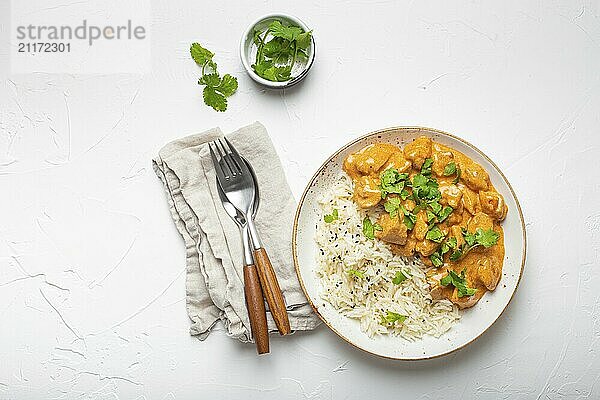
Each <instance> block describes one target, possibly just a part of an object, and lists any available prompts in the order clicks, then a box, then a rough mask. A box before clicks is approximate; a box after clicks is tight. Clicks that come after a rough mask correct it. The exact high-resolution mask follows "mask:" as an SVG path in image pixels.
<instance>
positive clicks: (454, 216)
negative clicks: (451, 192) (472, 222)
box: [444, 202, 471, 226]
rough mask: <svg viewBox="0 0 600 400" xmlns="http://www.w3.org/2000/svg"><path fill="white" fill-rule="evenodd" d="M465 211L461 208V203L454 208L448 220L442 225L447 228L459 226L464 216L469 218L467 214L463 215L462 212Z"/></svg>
mask: <svg viewBox="0 0 600 400" xmlns="http://www.w3.org/2000/svg"><path fill="white" fill-rule="evenodd" d="M464 209H465V207H464V206H463V204H462V202H461V203H458V207H456V208H455V209H454V211H452V213H451V214H450V216H448V218H446V220H445V221H444V223H445V224H446V225H447V226H452V225H456V224H460V223H462V221H463V219H464V217H465V214H466V215H468V216H469V218H470V217H471V216H470V215H469V213H464V212H463V210H464Z"/></svg>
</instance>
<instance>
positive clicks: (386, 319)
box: [381, 311, 407, 324]
mask: <svg viewBox="0 0 600 400" xmlns="http://www.w3.org/2000/svg"><path fill="white" fill-rule="evenodd" d="M406 318H407V316H406V315H402V314H398V313H395V312H393V311H386V313H385V316H383V315H382V316H381V319H382V322H383V323H388V324H393V323H394V322H396V321H399V322H400V323H402V322H404V321H405V320H406Z"/></svg>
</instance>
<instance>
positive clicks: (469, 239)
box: [450, 228, 500, 261]
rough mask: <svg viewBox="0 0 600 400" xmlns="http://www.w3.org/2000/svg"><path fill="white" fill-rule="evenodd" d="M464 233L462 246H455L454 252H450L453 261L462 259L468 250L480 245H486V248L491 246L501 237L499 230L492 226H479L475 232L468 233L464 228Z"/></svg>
mask: <svg viewBox="0 0 600 400" xmlns="http://www.w3.org/2000/svg"><path fill="white" fill-rule="evenodd" d="M462 234H463V238H464V240H465V243H464V244H463V245H462V246H461V247H460V248H458V247H454V248H455V250H454V251H453V252H452V254H450V260H451V261H458V260H460V259H461V258H462V257H464V256H465V255H466V254H467V253H468V252H470V251H471V250H473V249H474V248H476V247H478V246H482V247H485V248H486V249H487V248H490V247H492V246H494V245H495V244H496V243H498V239H499V238H500V235H499V234H498V232H496V231H494V230H493V229H491V228H489V229H483V228H477V229H476V230H475V232H474V233H468V232H467V231H465V230H463V232H462ZM455 240H456V239H455Z"/></svg>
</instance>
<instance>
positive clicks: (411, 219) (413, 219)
mask: <svg viewBox="0 0 600 400" xmlns="http://www.w3.org/2000/svg"><path fill="white" fill-rule="evenodd" d="M400 210H401V211H402V214H404V225H406V227H407V228H408V230H411V229H412V228H414V227H415V224H416V223H417V216H416V215H415V214H414V213H412V212H410V211H408V210H407V209H406V208H404V206H402V205H400Z"/></svg>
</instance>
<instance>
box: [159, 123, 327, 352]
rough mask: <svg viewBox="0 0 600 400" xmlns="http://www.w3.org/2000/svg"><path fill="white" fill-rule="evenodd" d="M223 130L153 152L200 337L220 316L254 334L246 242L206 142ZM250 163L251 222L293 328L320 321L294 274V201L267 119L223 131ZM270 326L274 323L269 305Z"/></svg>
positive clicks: (236, 332) (231, 330) (244, 335)
mask: <svg viewBox="0 0 600 400" xmlns="http://www.w3.org/2000/svg"><path fill="white" fill-rule="evenodd" d="M219 137H223V133H222V132H221V130H220V129H219V128H214V129H211V130H208V131H206V132H203V133H200V134H196V135H191V136H187V137H184V138H181V139H178V140H175V141H173V142H171V143H168V144H167V145H165V146H164V147H163V148H162V149H161V150H160V151H159V153H158V156H157V157H156V158H155V159H154V160H153V163H152V164H153V167H154V171H155V172H156V174H157V175H158V177H159V178H160V180H161V181H162V183H163V185H164V189H165V192H166V194H167V201H168V203H169V208H170V210H171V216H172V217H173V220H174V222H175V225H176V226H177V229H178V230H179V232H180V233H181V236H182V237H183V239H184V241H185V247H186V263H187V273H186V292H187V295H186V300H187V301H186V303H187V311H188V315H189V317H190V318H191V320H192V325H191V328H190V333H191V334H192V335H198V336H199V338H200V339H201V340H204V339H205V338H206V337H207V336H208V334H209V333H210V331H211V329H212V327H213V326H214V325H215V324H216V323H217V322H218V321H222V322H223V324H224V326H225V328H226V331H227V334H228V335H229V336H231V337H233V338H236V339H239V340H241V341H242V342H250V341H252V338H251V334H250V320H249V319H248V311H247V309H246V303H245V297H244V279H243V276H244V275H243V262H242V261H243V248H242V242H241V239H240V234H239V229H238V227H237V225H236V224H235V223H234V222H233V221H232V220H231V218H229V216H228V215H227V214H226V213H225V210H224V209H223V206H222V205H221V201H220V200H219V195H218V193H217V191H216V178H215V171H214V167H213V163H212V160H211V157H210V153H209V150H208V145H207V142H209V141H212V140H215V139H217V138H219ZM227 139H229V141H230V142H231V143H232V144H233V146H234V147H235V148H236V149H237V150H238V152H239V153H240V154H241V155H243V156H244V157H245V158H246V159H247V160H248V161H249V162H250V164H252V166H253V168H254V170H255V172H256V176H257V179H258V184H259V188H260V207H259V209H258V213H257V215H256V219H255V222H256V227H257V229H258V232H259V233H260V235H261V239H262V242H263V245H264V247H265V249H266V250H267V253H268V254H269V257H270V258H271V262H272V264H273V267H274V269H275V273H276V274H277V278H278V280H279V285H280V286H281V290H282V292H283V296H284V298H285V303H286V305H287V309H288V315H289V319H290V326H291V329H292V330H310V329H313V328H315V327H316V326H317V325H318V324H319V322H318V319H317V317H316V316H315V314H314V313H313V311H312V308H311V306H310V304H308V302H307V300H306V297H305V296H304V293H303V292H302V289H301V288H300V284H299V282H298V278H297V276H296V273H295V270H294V266H293V260H292V250H291V242H292V241H291V233H292V225H293V218H294V215H295V209H296V204H295V200H294V198H293V196H292V193H291V191H290V188H289V186H288V184H287V181H286V179H285V174H284V172H283V169H282V167H281V162H280V160H279V157H278V156H277V153H276V152H275V149H274V148H273V144H272V143H271V140H270V138H269V136H268V134H267V132H266V129H265V128H264V126H262V125H261V124H260V123H258V122H256V123H254V124H252V125H249V126H246V127H243V128H241V129H239V130H237V131H235V132H233V133H231V134H228V135H227ZM267 323H268V327H269V331H272V332H274V331H277V328H276V326H275V323H274V321H273V319H272V317H271V314H270V312H269V311H268V310H267Z"/></svg>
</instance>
